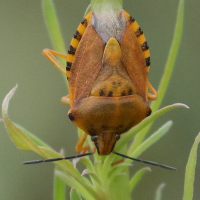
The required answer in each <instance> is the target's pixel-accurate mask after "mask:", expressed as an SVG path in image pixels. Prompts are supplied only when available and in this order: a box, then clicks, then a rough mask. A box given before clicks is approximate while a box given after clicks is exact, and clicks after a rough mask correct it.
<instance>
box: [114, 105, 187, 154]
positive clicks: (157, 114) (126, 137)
mask: <svg viewBox="0 0 200 200" xmlns="http://www.w3.org/2000/svg"><path fill="white" fill-rule="evenodd" d="M181 107H182V108H189V107H188V106H187V105H185V104H182V103H175V104H172V105H170V106H166V107H164V108H161V109H160V110H158V111H156V112H154V113H153V114H152V115H150V116H149V117H147V118H145V119H144V120H143V121H142V122H140V123H139V124H138V125H137V126H135V127H134V128H132V129H131V130H130V131H129V132H128V133H125V134H124V135H122V138H121V139H120V140H119V142H118V143H117V145H116V148H117V150H119V148H121V147H122V146H124V145H126V144H127V143H128V142H129V141H130V140H131V139H133V137H134V136H135V135H136V134H138V133H139V132H140V131H141V130H142V129H143V128H145V127H146V126H148V124H150V123H152V122H153V121H154V120H155V119H157V118H158V117H160V116H161V115H163V114H165V113H167V112H169V111H170V110H172V109H174V108H181ZM140 144H141V141H134V143H132V145H131V147H130V150H129V151H133V150H134V149H135V148H136V147H138V146H139V145H140ZM118 147H119V148H118Z"/></svg>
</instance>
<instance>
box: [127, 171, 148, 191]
mask: <svg viewBox="0 0 200 200" xmlns="http://www.w3.org/2000/svg"><path fill="white" fill-rule="evenodd" d="M150 171H151V169H150V168H149V167H145V168H143V169H140V170H139V171H137V172H136V174H134V176H133V177H132V178H131V180H130V181H129V190H130V192H132V191H133V190H134V188H135V186H136V185H137V184H138V183H139V181H140V180H141V178H142V177H143V176H144V174H145V173H146V172H150Z"/></svg>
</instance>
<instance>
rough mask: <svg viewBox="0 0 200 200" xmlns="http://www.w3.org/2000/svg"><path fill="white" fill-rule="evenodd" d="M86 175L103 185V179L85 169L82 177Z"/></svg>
mask: <svg viewBox="0 0 200 200" xmlns="http://www.w3.org/2000/svg"><path fill="white" fill-rule="evenodd" d="M86 174H88V175H90V176H91V177H92V178H93V179H94V180H95V181H96V182H97V183H98V184H99V185H102V183H101V179H100V178H99V177H98V176H97V174H96V173H95V172H93V171H90V170H89V169H85V170H83V172H82V174H81V176H84V175H86Z"/></svg>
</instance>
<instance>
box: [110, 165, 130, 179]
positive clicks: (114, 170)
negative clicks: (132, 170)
mask: <svg viewBox="0 0 200 200" xmlns="http://www.w3.org/2000/svg"><path fill="white" fill-rule="evenodd" d="M131 166H132V164H130V163H125V162H123V163H119V164H117V165H114V166H112V168H111V170H110V171H109V173H108V178H109V179H112V177H113V176H114V175H115V174H119V173H120V172H121V171H122V170H123V169H124V167H131Z"/></svg>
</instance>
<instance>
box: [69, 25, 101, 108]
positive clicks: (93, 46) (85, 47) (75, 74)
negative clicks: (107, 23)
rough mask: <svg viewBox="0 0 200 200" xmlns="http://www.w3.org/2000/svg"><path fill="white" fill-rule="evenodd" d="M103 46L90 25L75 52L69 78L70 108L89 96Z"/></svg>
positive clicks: (97, 71)
mask: <svg viewBox="0 0 200 200" xmlns="http://www.w3.org/2000/svg"><path fill="white" fill-rule="evenodd" d="M103 51H104V44H103V41H102V39H101V37H100V36H99V35H98V34H97V32H96V31H95V30H94V28H93V27H92V25H91V24H89V25H88V26H87V28H86V30H85V33H84V35H83V37H82V39H81V41H80V43H79V46H78V48H77V50H76V54H75V56H74V60H73V63H72V67H71V75H70V77H69V95H70V102H71V106H72V105H73V104H74V103H75V102H77V101H78V100H80V99H83V98H86V97H88V96H89V95H90V91H91V89H92V86H93V83H94V81H95V79H96V77H97V75H98V73H99V71H100V69H101V65H102V57H103Z"/></svg>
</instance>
